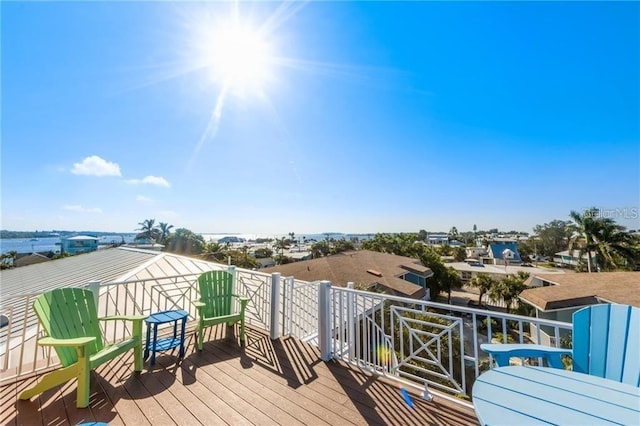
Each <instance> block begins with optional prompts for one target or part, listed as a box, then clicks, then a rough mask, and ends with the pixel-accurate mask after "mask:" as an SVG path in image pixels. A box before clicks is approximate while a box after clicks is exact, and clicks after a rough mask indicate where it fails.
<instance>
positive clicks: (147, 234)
mask: <svg viewBox="0 0 640 426" xmlns="http://www.w3.org/2000/svg"><path fill="white" fill-rule="evenodd" d="M138 225H140V228H138V229H136V231H142V232H140V233H139V234H138V235H136V238H146V239H148V240H152V241H156V237H157V236H158V234H159V233H158V228H157V227H156V220H155V219H145V220H143V221H142V222H139V223H138Z"/></svg>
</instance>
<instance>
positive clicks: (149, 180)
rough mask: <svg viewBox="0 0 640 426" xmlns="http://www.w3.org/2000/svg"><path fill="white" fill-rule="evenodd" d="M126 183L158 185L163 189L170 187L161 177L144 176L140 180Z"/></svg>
mask: <svg viewBox="0 0 640 426" xmlns="http://www.w3.org/2000/svg"><path fill="white" fill-rule="evenodd" d="M127 183H131V184H134V185H158V186H164V187H165V188H169V187H171V185H170V184H169V182H167V180H166V179H165V178H163V177H162V176H145V177H144V178H142V179H128V180H127Z"/></svg>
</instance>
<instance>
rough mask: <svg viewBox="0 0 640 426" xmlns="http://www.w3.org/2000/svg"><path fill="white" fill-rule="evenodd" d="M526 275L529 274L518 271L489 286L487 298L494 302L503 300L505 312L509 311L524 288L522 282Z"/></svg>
mask: <svg viewBox="0 0 640 426" xmlns="http://www.w3.org/2000/svg"><path fill="white" fill-rule="evenodd" d="M528 277H529V274H527V273H526V272H521V271H519V272H518V274H516V275H509V276H507V277H505V278H503V279H502V280H500V281H498V282H496V283H495V284H494V285H492V286H491V288H490V289H489V298H490V299H491V300H492V301H494V302H498V301H500V300H502V301H504V303H505V304H506V305H507V313H509V312H510V310H511V306H512V305H513V303H514V302H516V301H517V300H518V296H519V295H520V293H522V291H523V290H524V289H525V288H526V286H525V284H524V282H525V280H526V279H527V278H528Z"/></svg>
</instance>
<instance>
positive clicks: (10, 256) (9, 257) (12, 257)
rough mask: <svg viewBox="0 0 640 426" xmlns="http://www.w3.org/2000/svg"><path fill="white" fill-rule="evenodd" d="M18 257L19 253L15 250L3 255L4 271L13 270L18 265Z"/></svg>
mask: <svg viewBox="0 0 640 426" xmlns="http://www.w3.org/2000/svg"><path fill="white" fill-rule="evenodd" d="M17 257H18V252H17V251H15V250H11V251H8V252H7V253H3V254H2V262H1V265H2V269H9V268H13V267H14V266H15V265H16V258H17Z"/></svg>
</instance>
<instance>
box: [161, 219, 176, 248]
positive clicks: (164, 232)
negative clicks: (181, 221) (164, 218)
mask: <svg viewBox="0 0 640 426" xmlns="http://www.w3.org/2000/svg"><path fill="white" fill-rule="evenodd" d="M171 228H173V225H169V224H168V223H165V222H160V223H159V224H158V229H159V230H160V240H159V243H160V244H166V243H167V237H168V236H169V234H171Z"/></svg>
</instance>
